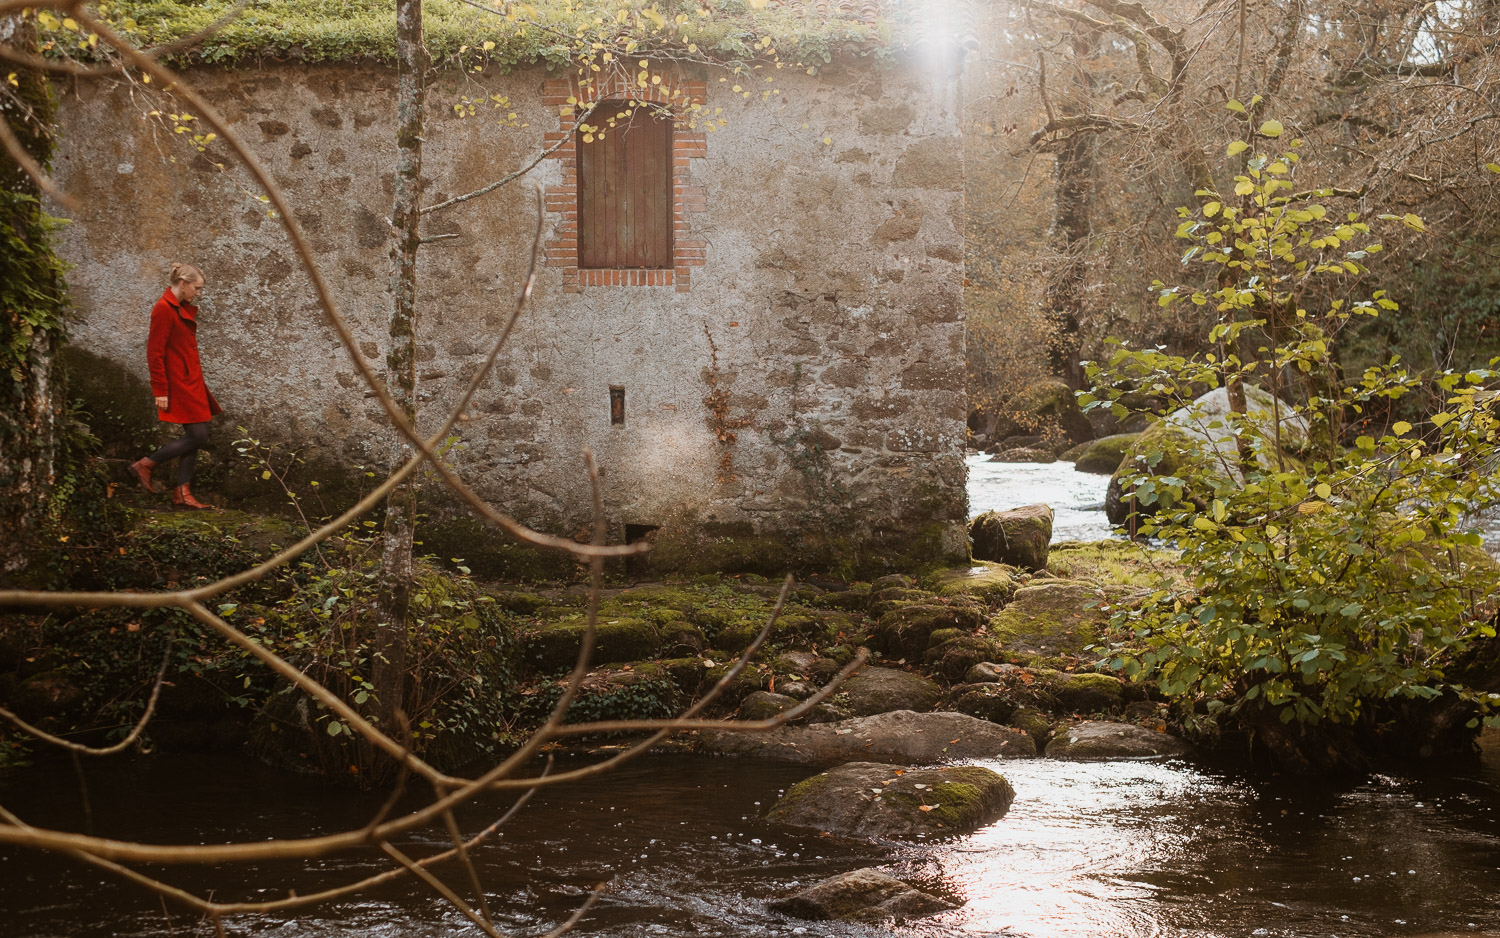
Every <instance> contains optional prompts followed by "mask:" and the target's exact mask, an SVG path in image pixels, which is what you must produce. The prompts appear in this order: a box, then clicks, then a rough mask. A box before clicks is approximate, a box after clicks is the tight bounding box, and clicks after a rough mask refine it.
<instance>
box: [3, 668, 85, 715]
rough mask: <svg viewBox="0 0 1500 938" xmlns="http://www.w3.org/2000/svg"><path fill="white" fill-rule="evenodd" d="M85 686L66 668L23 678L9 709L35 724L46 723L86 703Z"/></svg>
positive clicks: (11, 697)
mask: <svg viewBox="0 0 1500 938" xmlns="http://www.w3.org/2000/svg"><path fill="white" fill-rule="evenodd" d="M84 698H85V694H84V691H83V688H81V687H79V686H78V685H77V684H76V683H74V681H73V678H72V677H71V676H70V675H69V674H67V673H66V672H64V671H43V672H42V673H41V674H34V675H32V676H31V677H28V678H26V679H25V680H24V681H21V682H20V683H19V684H18V685H17V686H16V688H15V690H14V691H12V692H11V695H10V701H9V708H10V709H11V710H13V711H15V713H16V715H17V716H19V717H21V719H23V720H27V721H28V722H31V723H44V724H45V723H46V722H47V721H49V720H50V719H51V718H53V717H60V716H62V715H64V714H66V713H68V712H69V711H71V710H73V709H74V708H75V707H77V706H79V705H80V704H81V703H83V701H84Z"/></svg>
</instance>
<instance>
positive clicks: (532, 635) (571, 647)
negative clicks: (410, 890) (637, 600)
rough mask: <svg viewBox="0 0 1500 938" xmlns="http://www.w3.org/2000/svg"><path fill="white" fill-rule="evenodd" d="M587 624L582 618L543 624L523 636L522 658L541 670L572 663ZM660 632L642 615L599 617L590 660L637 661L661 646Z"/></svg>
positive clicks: (595, 662) (600, 662) (553, 668)
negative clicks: (523, 648) (616, 617)
mask: <svg viewBox="0 0 1500 938" xmlns="http://www.w3.org/2000/svg"><path fill="white" fill-rule="evenodd" d="M585 628H586V624H585V622H584V620H583V619H582V618H570V619H564V620H561V621H559V622H556V623H554V624H548V625H543V626H541V627H540V628H537V629H535V630H533V631H531V632H529V633H527V635H526V637H525V660H526V661H527V662H528V663H529V664H530V665H531V666H532V667H534V668H536V669H537V670H538V671H540V672H542V673H544V674H545V673H549V672H554V671H559V670H564V669H567V668H569V667H572V665H573V663H574V661H576V660H577V658H578V649H579V648H580V647H581V645H582V642H583V635H584V631H585ZM661 643H662V639H661V633H659V632H658V631H657V630H656V627H655V626H653V625H652V624H651V623H650V622H647V621H646V620H644V619H600V620H599V622H598V625H597V626H596V628H595V637H594V654H593V658H592V659H591V662H592V663H593V664H609V663H615V662H625V661H637V660H640V659H642V658H649V657H651V656H653V655H655V654H656V653H657V652H658V651H659V650H660V649H661Z"/></svg>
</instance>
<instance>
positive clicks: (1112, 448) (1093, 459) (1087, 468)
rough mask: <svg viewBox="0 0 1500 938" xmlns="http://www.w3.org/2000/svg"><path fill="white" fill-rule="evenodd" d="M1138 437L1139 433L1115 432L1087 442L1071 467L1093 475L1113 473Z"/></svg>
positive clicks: (1139, 436)
mask: <svg viewBox="0 0 1500 938" xmlns="http://www.w3.org/2000/svg"><path fill="white" fill-rule="evenodd" d="M1140 438H1141V435H1140V434H1139V433H1116V434H1115V435H1114V436H1106V437H1102V438H1100V439H1097V440H1095V441H1094V442H1092V443H1089V444H1087V445H1086V446H1085V448H1084V450H1083V452H1081V453H1079V454H1078V455H1077V456H1076V457H1075V460H1074V462H1073V468H1074V469H1076V470H1078V471H1079V472H1091V473H1093V474H1095V475H1101V476H1107V475H1113V474H1114V471H1115V470H1116V469H1118V468H1120V463H1121V461H1122V460H1124V459H1125V453H1126V452H1128V451H1129V449H1130V447H1131V446H1133V445H1134V444H1135V441H1136V440H1138V439H1140Z"/></svg>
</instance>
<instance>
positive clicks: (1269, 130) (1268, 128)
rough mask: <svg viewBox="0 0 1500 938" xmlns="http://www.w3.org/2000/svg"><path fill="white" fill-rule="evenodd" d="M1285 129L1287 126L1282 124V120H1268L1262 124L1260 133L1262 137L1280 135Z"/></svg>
mask: <svg viewBox="0 0 1500 938" xmlns="http://www.w3.org/2000/svg"><path fill="white" fill-rule="evenodd" d="M1285 130H1286V128H1285V127H1282V126H1281V121H1279V120H1268V121H1266V122H1265V123H1264V124H1261V125H1260V135H1261V136H1262V137H1279V136H1281V134H1282V132H1283V131H1285Z"/></svg>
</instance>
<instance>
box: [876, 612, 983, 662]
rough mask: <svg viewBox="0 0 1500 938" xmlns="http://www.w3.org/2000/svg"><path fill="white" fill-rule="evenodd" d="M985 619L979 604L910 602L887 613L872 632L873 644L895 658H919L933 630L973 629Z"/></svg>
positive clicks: (880, 650) (878, 649) (965, 630)
mask: <svg viewBox="0 0 1500 938" xmlns="http://www.w3.org/2000/svg"><path fill="white" fill-rule="evenodd" d="M983 622H984V613H983V612H982V611H981V610H980V609H979V607H977V606H973V605H968V604H953V605H936V604H934V605H909V606H901V607H899V608H896V609H893V610H891V611H890V612H887V613H886V614H885V615H883V616H881V617H880V621H879V622H877V623H875V627H874V628H873V629H872V630H871V632H870V647H872V648H873V649H875V650H876V651H879V652H881V653H883V654H885V655H888V656H890V657H892V658H907V659H911V660H916V659H918V658H920V657H921V655H922V653H923V652H925V651H926V650H927V644H928V640H929V639H930V638H931V637H932V633H933V632H935V631H938V630H940V629H959V630H960V631H964V632H969V631H973V630H974V629H976V628H978V627H979V626H980V625H981V624H982V623H983Z"/></svg>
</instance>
